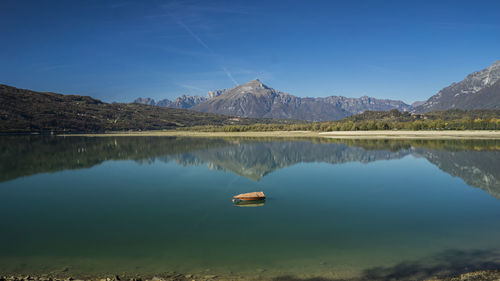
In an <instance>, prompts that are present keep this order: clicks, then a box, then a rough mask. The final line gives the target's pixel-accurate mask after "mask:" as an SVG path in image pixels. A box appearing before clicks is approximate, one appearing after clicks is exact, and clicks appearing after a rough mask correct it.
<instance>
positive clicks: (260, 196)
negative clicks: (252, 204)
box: [233, 191, 266, 202]
mask: <svg viewBox="0 0 500 281" xmlns="http://www.w3.org/2000/svg"><path fill="white" fill-rule="evenodd" d="M265 199H266V195H264V192H262V191H257V192H249V193H242V194H238V195H236V196H234V197H233V202H236V201H257V200H265Z"/></svg>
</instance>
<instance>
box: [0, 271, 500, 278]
mask: <svg viewBox="0 0 500 281" xmlns="http://www.w3.org/2000/svg"><path fill="white" fill-rule="evenodd" d="M86 276H88V275H86ZM257 279H258V277H257V276H248V277H247V279H246V278H241V277H229V276H226V277H219V276H217V275H213V274H211V275H207V274H205V275H199V276H197V275H193V274H180V273H176V272H174V273H168V274H165V275H160V276H153V277H140V276H138V275H135V276H134V277H125V276H123V277H120V276H118V275H114V276H113V277H104V278H103V277H102V276H101V277H96V278H76V277H75V278H73V277H68V276H66V277H61V276H57V277H56V276H50V275H47V274H41V275H36V276H33V275H21V276H14V275H9V276H0V281H186V280H189V281H192V280H203V281H209V280H257ZM426 280H427V281H479V280H481V281H483V280H500V269H499V270H479V271H473V272H468V273H463V274H460V275H455V276H448V277H434V278H428V279H426Z"/></svg>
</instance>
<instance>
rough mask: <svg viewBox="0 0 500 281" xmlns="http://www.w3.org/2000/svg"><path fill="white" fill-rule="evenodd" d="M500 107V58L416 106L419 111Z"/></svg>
mask: <svg viewBox="0 0 500 281" xmlns="http://www.w3.org/2000/svg"><path fill="white" fill-rule="evenodd" d="M455 108H457V109H500V60H499V61H497V62H495V63H494V64H492V65H490V66H489V67H487V68H485V69H483V70H481V71H477V72H474V73H472V74H470V75H468V76H467V77H466V78H465V79H464V80H462V81H460V82H458V83H453V84H451V85H450V86H448V87H446V88H444V89H442V90H441V91H439V93H437V94H436V95H434V96H432V97H430V98H429V99H428V100H427V101H426V102H425V103H424V104H422V105H420V106H418V107H416V109H415V111H417V112H428V111H436V110H445V109H455Z"/></svg>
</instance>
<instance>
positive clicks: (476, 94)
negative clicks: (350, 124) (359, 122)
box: [134, 61, 500, 121]
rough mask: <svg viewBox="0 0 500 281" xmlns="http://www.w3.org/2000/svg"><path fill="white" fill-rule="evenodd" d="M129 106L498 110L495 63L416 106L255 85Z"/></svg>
mask: <svg viewBox="0 0 500 281" xmlns="http://www.w3.org/2000/svg"><path fill="white" fill-rule="evenodd" d="M134 102H135V103H141V104H147V105H156V106H165V107H173V108H184V109H192V110H196V111H202V112H209V113H218V114H225V115H230V116H241V117H255V118H279V119H296V120H308V121H326V120H338V119H342V118H345V117H347V116H351V115H355V114H359V113H362V112H364V111H388V110H391V109H397V110H399V111H409V112H413V113H425V112H430V111H436V110H447V109H500V61H497V62H495V63H493V64H492V65H491V66H489V67H487V68H486V69H483V70H481V71H477V72H474V73H472V74H470V75H468V76H467V77H466V78H465V79H464V80H462V81H460V82H458V83H453V84H451V85H450V86H448V87H446V88H444V89H442V90H441V91H439V92H438V93H437V94H436V95H434V96H432V97H430V98H429V99H428V100H427V101H417V102H414V103H412V104H411V105H409V104H406V103H404V102H403V101H400V100H389V99H377V98H373V97H368V96H363V97H360V98H348V97H344V96H329V97H320V98H312V97H306V98H302V97H297V96H294V95H290V94H288V93H284V92H280V91H278V90H275V89H273V88H271V87H269V86H267V85H265V84H263V83H262V82H261V81H259V80H258V79H257V80H252V81H250V82H248V83H246V84H243V85H238V86H236V87H234V88H232V89H223V90H214V91H209V92H208V93H207V96H206V97H202V96H186V95H183V96H180V97H178V98H176V99H175V100H173V101H170V100H168V99H163V100H160V101H158V102H156V101H154V100H153V99H151V98H138V99H136V100H135V101H134Z"/></svg>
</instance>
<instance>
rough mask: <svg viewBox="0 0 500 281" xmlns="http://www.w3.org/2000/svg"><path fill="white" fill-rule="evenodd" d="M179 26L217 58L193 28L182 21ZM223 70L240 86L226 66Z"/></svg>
mask: <svg viewBox="0 0 500 281" xmlns="http://www.w3.org/2000/svg"><path fill="white" fill-rule="evenodd" d="M177 24H179V25H180V26H182V28H184V29H185V30H186V31H187V33H189V35H191V37H193V38H194V39H195V40H196V41H198V43H200V45H201V46H203V47H204V48H205V49H207V50H208V51H209V52H210V54H211V55H213V56H215V53H214V51H212V49H211V48H210V47H208V45H207V44H206V43H205V42H203V40H201V38H200V37H199V36H198V35H197V34H196V33H194V32H193V31H192V30H191V28H189V27H188V26H187V25H185V24H184V23H183V22H182V21H180V20H177ZM222 70H224V72H225V73H226V75H227V77H228V78H229V79H231V81H233V83H234V85H238V82H236V80H235V79H234V78H233V75H231V72H229V71H228V70H227V68H226V67H225V66H222Z"/></svg>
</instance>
